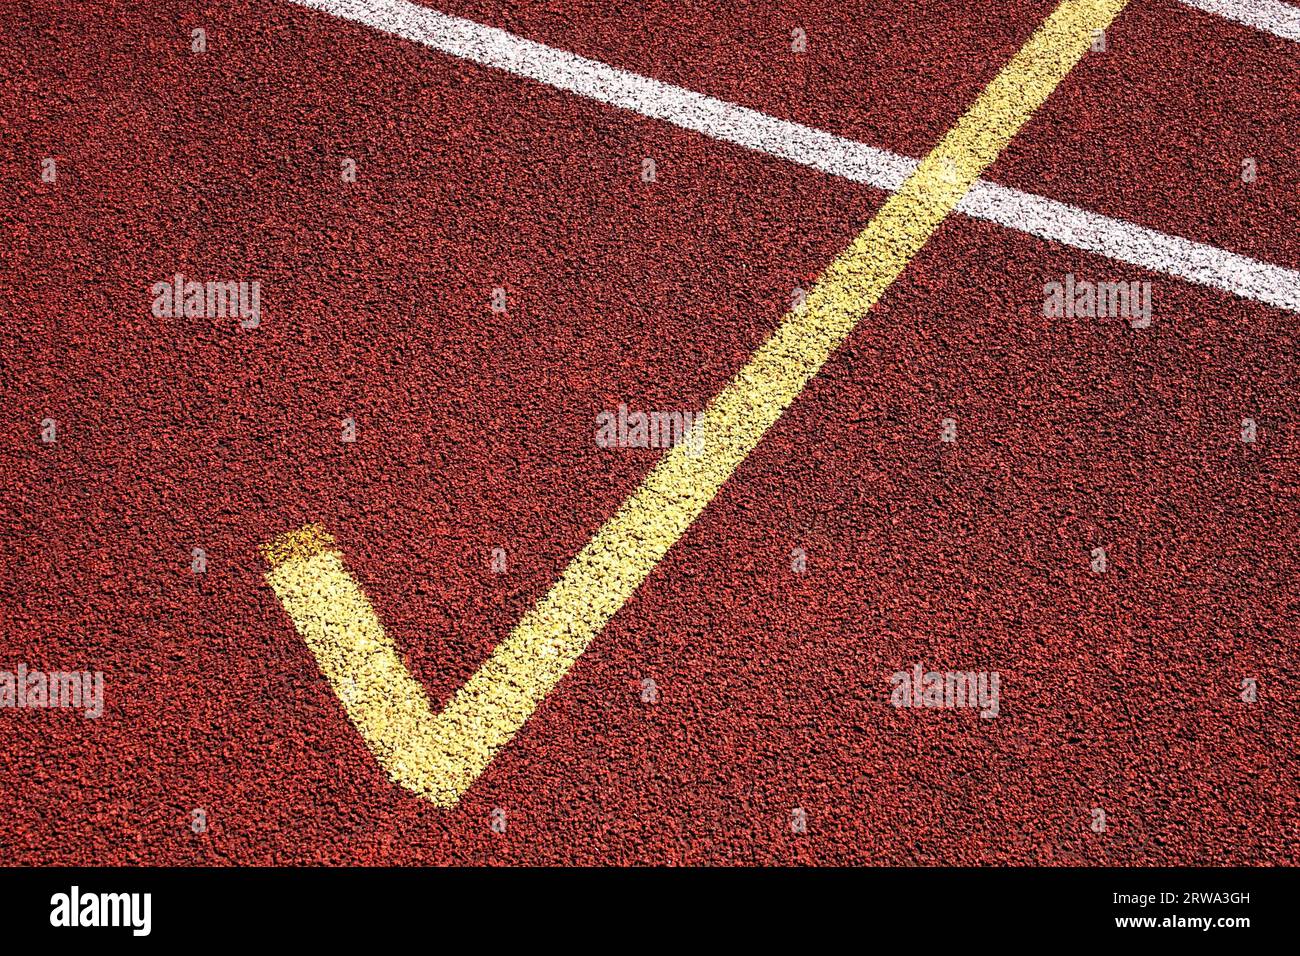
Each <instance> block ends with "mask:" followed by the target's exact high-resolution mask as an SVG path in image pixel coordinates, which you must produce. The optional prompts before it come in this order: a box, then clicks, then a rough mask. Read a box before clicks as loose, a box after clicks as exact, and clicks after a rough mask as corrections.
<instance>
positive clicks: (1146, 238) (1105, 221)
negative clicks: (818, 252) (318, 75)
mask: <svg viewBox="0 0 1300 956" xmlns="http://www.w3.org/2000/svg"><path fill="white" fill-rule="evenodd" d="M291 2H293V3H297V4H299V5H301V6H304V7H310V8H312V9H315V10H319V11H321V12H323V13H328V14H331V15H333V16H336V17H341V18H342V19H345V20H351V21H353V22H356V23H361V24H364V25H366V26H369V27H372V28H374V29H376V30H381V31H383V32H385V33H391V34H393V35H395V36H400V37H403V38H405V39H407V40H412V41H414V42H416V43H419V44H422V45H423V46H427V47H429V48H431V49H434V50H438V51H439V52H441V53H446V54H449V55H450V56H454V57H458V58H460V59H463V60H469V61H471V62H473V63H478V64H480V65H482V66H488V67H492V68H493V69H498V70H504V71H505V72H507V73H511V74H513V75H515V76H520V77H526V78H528V79H532V80H536V81H537V82H539V83H545V84H546V85H548V86H553V87H555V88H556V89H559V90H564V91H566V92H569V93H576V94H577V95H578V96H582V97H586V98H587V99H591V100H595V101H597V102H600V103H607V104H609V105H610V106H617V107H619V108H620V109H625V110H630V111H632V112H634V113H639V114H640V115H642V116H648V117H651V118H652V119H659V120H663V121H664V122H667V123H672V124H673V125H675V126H680V127H681V128H683V129H688V130H691V131H693V132H696V133H701V134H702V135H704V136H708V137H711V138H713V139H718V140H723V141H725V142H728V143H734V144H736V145H737V146H743V147H745V148H746V149H752V150H755V151H757V152H762V153H767V154H768V155H771V156H778V157H780V158H782V159H787V160H789V161H791V162H794V163H799V164H800V165H803V166H809V167H812V168H813V169H817V170H821V171H822V172H824V173H829V174H831V175H833V176H839V177H842V178H844V179H848V180H852V181H853V182H857V183H864V184H866V185H868V186H873V187H875V188H876V189H883V190H886V191H889V192H895V191H897V190H898V189H899V187H900V186H902V184H903V181H904V180H905V179H906V178H907V177H908V176H909V175H910V174H911V173H912V171H913V170H914V169H915V168H916V160H914V159H910V158H908V157H906V156H899V155H898V154H896V153H890V152H887V151H885V150H882V149H876V148H875V147H873V146H867V145H866V144H865V143H858V142H855V141H853V140H850V139H844V138H843V137H840V136H835V135H833V134H831V133H827V132H823V131H822V130H817V129H813V128H811V127H809V126H803V125H801V124H799V123H792V122H789V121H788V120H782V119H777V118H776V117H774V116H768V115H767V114H766V113H760V112H758V111H757V110H752V109H749V108H747V107H744V106H737V105H735V104H734V103H727V102H725V101H723V100H718V99H714V98H713V97H711V96H705V95H704V94H702V93H695V92H693V91H691V90H686V89H682V88H681V87H679V86H672V85H670V84H668V83H662V82H660V81H659V80H655V79H651V78H650V77H648V76H641V75H640V74H637V73H629V72H627V71H625V70H620V69H617V68H615V67H612V66H609V65H607V64H604V63H600V62H598V61H596V60H589V59H587V58H586V57H582V56H578V55H577V54H574V53H567V52H565V51H563V50H557V49H554V48H553V47H549V46H545V45H543V44H541V43H537V42H535V41H533V40H526V39H524V38H522V37H518V36H515V35H514V34H512V33H507V32H506V31H505V30H499V29H497V28H496V27H489V26H484V25H483V24H480V23H475V22H473V21H472V20H462V19H460V18H459V17H452V16H448V15H447V14H445V13H440V12H438V11H437V10H430V9H429V8H428V7H421V6H418V5H416V4H414V3H410V2H407V0H291ZM1207 2H1208V0H1207ZM957 209H958V211H959V212H962V213H965V214H966V215H968V216H971V217H973V218H976V219H984V220H987V221H989V222H994V223H997V224H999V225H1002V226H1006V227H1007V228H1009V229H1015V230H1018V231H1020V232H1024V233H1028V234H1030V235H1033V236H1038V237H1040V238H1043V239H1051V240H1053V241H1055V242H1060V243H1063V244H1064V245H1067V246H1073V247H1074V248H1076V249H1084V250H1086V251H1088V252H1093V253H1097V254H1100V255H1104V256H1107V257H1109V258H1112V259H1117V260H1119V261H1121V262H1128V263H1131V264H1132V265H1136V266H1140V267H1142V268H1144V269H1148V270H1151V271H1153V272H1163V273H1165V274H1167V275H1172V276H1177V277H1178V278H1181V279H1186V280H1187V281H1189V282H1195V283H1198V284H1200V285H1205V286H1211V287H1214V288H1217V289H1222V290H1223V291H1225V292H1230V293H1232V294H1234V295H1238V296H1241V297H1242V298H1246V299H1254V300H1255V301H1258V302H1263V303H1265V304H1267V305H1272V306H1277V307H1278V308H1282V309H1287V310H1289V311H1291V312H1300V272H1297V271H1296V270H1294V269H1287V268H1284V267H1282V266H1277V265H1272V264H1270V263H1267V262H1260V261H1259V260H1256V259H1251V258H1248V257H1246V256H1241V255H1237V254H1236V253H1233V252H1226V251H1224V250H1222V249H1217V248H1215V247H1214V246H1208V245H1204V244H1201V243H1197V242H1192V241H1190V240H1187V239H1181V238H1179V237H1178V236H1170V235H1167V234H1165V233H1162V232H1157V231H1156V230H1154V229H1148V228H1146V227H1145V226H1139V225H1137V224H1135V223H1131V222H1125V221H1124V220H1121V219H1112V218H1110V217H1108V216H1103V215H1101V214H1099V213H1095V212H1089V211H1088V210H1086V209H1080V208H1078V207H1077V206H1070V205H1067V204H1065V203H1060V202H1057V201H1055V200H1053V199H1047V198H1045V197H1042V196H1036V195H1034V194H1032V193H1025V192H1021V191H1019V190H1016V189H1009V188H1007V187H1005V186H998V185H996V184H994V183H990V182H987V181H984V180H980V181H978V182H977V183H976V184H975V186H974V188H972V189H971V191H970V193H969V194H968V195H967V196H966V198H965V199H963V200H962V202H961V204H960V205H958V206H957Z"/></svg>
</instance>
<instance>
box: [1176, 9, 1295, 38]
mask: <svg viewBox="0 0 1300 956" xmlns="http://www.w3.org/2000/svg"><path fill="white" fill-rule="evenodd" d="M1178 2H1179V3H1183V4H1186V5H1187V6H1189V7H1195V8H1196V9H1197V10H1204V11H1205V12H1206V13H1212V14H1214V15H1215V16H1216V17H1223V18H1224V19H1225V20H1235V21H1236V22H1237V23H1244V24H1245V25H1246V26H1248V27H1254V28H1255V29H1256V30H1262V31H1263V32H1264V33H1271V34H1273V35H1274V36H1276V37H1281V38H1282V39H1283V40H1296V41H1300V7H1293V6H1291V5H1290V4H1287V3H1279V2H1278V0H1178Z"/></svg>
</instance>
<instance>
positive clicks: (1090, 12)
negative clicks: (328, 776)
mask: <svg viewBox="0 0 1300 956" xmlns="http://www.w3.org/2000/svg"><path fill="white" fill-rule="evenodd" d="M1127 2H1128V0H1065V2H1064V3H1062V4H1061V5H1060V6H1059V7H1057V8H1056V10H1055V11H1054V12H1053V13H1052V15H1051V16H1050V17H1048V18H1047V20H1046V21H1044V23H1043V24H1042V25H1041V26H1040V27H1039V29H1038V30H1037V31H1036V32H1035V33H1034V35H1033V36H1032V37H1031V38H1030V39H1029V42H1028V43H1026V44H1025V46H1024V48H1023V49H1021V50H1020V52H1019V53H1017V54H1016V55H1015V57H1014V58H1013V59H1012V60H1011V62H1010V63H1008V64H1007V66H1006V67H1005V68H1003V70H1002V71H1001V72H1000V73H999V74H998V75H997V76H996V77H995V78H994V79H993V81H992V82H991V83H990V84H989V85H988V87H987V88H986V89H985V90H984V92H983V93H981V94H980V97H979V99H978V100H976V101H975V104H974V105H973V106H972V107H971V108H970V109H969V110H968V111H967V112H966V114H965V115H964V116H962V118H961V119H960V120H958V121H957V124H956V125H955V126H954V127H953V128H952V129H951V130H950V131H949V132H948V133H947V135H945V136H944V138H943V140H942V141H941V142H940V143H939V145H938V146H936V147H935V149H934V150H933V151H932V152H931V153H930V154H929V155H928V156H926V157H925V159H923V160H922V161H921V163H920V164H919V165H918V166H917V168H916V172H915V173H913V175H912V176H911V177H910V178H909V179H908V180H907V182H906V183H904V184H903V187H902V189H900V190H899V191H898V192H897V193H896V194H894V195H893V196H891V197H890V198H889V200H888V201H887V202H886V203H885V204H884V206H883V207H881V209H880V211H879V212H878V213H877V214H876V216H875V217H874V218H873V219H872V220H871V222H870V223H869V224H868V226H867V228H866V229H865V230H863V232H862V233H861V235H859V236H858V237H857V238H856V239H855V240H854V241H853V243H852V245H850V246H849V248H848V249H846V250H845V251H844V252H843V253H842V254H841V255H840V256H838V257H837V258H836V259H835V260H834V261H833V262H832V263H831V264H830V266H829V267H828V268H827V269H826V271H825V273H824V274H823V275H822V276H821V278H820V279H819V280H818V281H817V283H816V285H815V286H814V287H813V288H812V290H811V291H810V292H809V294H808V298H807V302H806V304H805V305H804V307H803V308H802V309H800V310H798V311H795V312H791V313H790V314H788V315H787V316H785V318H784V319H783V320H782V322H781V324H780V326H778V328H777V330H776V332H775V333H774V334H773V335H772V337H771V338H770V339H768V340H767V341H766V342H765V343H763V345H761V346H760V347H759V348H758V350H757V351H756V352H755V353H754V354H753V356H752V357H751V358H750V360H749V361H748V362H747V363H746V364H745V366H744V367H743V368H742V369H741V370H740V371H739V372H738V373H737V374H736V377H735V378H734V379H732V381H731V382H730V383H729V384H728V385H727V386H726V387H725V388H723V390H722V391H721V392H719V393H718V395H717V396H716V397H715V398H714V399H713V401H712V402H711V403H710V404H709V406H708V408H707V409H705V411H704V416H703V419H702V421H701V422H700V423H698V424H697V426H696V427H697V428H700V429H702V439H703V453H700V450H699V446H698V444H697V443H696V442H685V443H683V444H680V445H678V446H676V447H675V448H673V449H671V450H670V451H668V452H667V453H666V454H665V455H664V456H663V457H662V458H661V459H660V460H659V462H658V463H657V464H656V465H655V467H654V468H653V469H652V470H651V471H650V473H649V475H647V476H646V479H645V481H644V482H643V483H642V484H641V486H640V487H639V488H638V489H637V490H636V491H635V492H634V493H633V495H632V497H630V498H629V499H628V500H627V501H626V502H624V504H623V505H622V507H620V508H619V510H618V512H617V513H616V514H615V515H614V516H613V517H612V518H611V519H610V520H609V521H608V522H607V523H606V524H605V525H604V526H603V527H602V528H601V529H600V530H599V531H598V532H597V533H596V536H595V537H594V538H592V539H591V541H590V542H588V544H587V546H586V547H584V548H583V549H582V550H581V551H580V552H579V553H578V554H577V556H576V557H575V558H574V559H573V561H572V563H570V565H569V566H568V568H566V569H565V571H564V573H563V574H562V575H561V576H560V579H559V581H557V582H556V584H555V586H554V587H553V588H551V590H550V593H548V594H547V595H546V597H545V598H543V599H542V601H541V602H540V603H538V604H537V606H536V607H534V608H533V609H532V610H530V611H529V612H528V613H527V614H525V615H524V617H523V618H522V619H521V620H520V621H519V624H518V625H517V626H516V627H515V629H514V631H513V632H512V633H511V634H510V636H509V637H508V638H506V639H505V640H504V641H502V642H501V643H500V644H498V645H497V647H496V649H495V650H493V652H492V654H491V655H490V656H489V657H488V659H487V660H486V661H485V662H484V663H483V665H482V666H481V667H480V668H479V670H478V671H477V672H476V673H475V674H474V675H473V676H472V677H470V679H469V680H468V681H467V682H466V683H465V685H464V686H463V687H461V689H460V690H458V691H457V692H456V694H455V696H453V697H452V699H451V701H450V702H449V703H448V704H447V706H446V708H444V709H443V710H442V712H441V713H437V712H435V711H434V710H433V709H432V708H431V706H430V702H429V701H428V698H427V695H426V694H425V692H424V689H423V688H422V687H421V686H420V684H419V683H418V682H416V681H415V679H414V678H412V677H411V675H410V672H409V671H408V670H407V669H406V667H405V666H404V665H403V663H402V660H401V655H400V653H399V651H398V649H397V647H396V645H395V644H393V642H392V641H391V640H390V639H389V638H388V637H387V636H386V635H385V634H384V630H383V626H382V625H381V624H380V622H379V619H378V617H377V615H376V614H375V612H374V610H373V608H372V607H371V606H370V603H369V601H368V600H367V599H366V597H365V594H364V593H362V591H361V588H360V586H359V585H358V584H357V583H356V581H355V579H354V578H353V577H352V576H351V574H350V573H349V572H348V571H347V569H346V568H345V567H344V565H343V559H342V556H341V555H340V554H339V552H338V551H337V549H335V548H334V546H333V542H332V541H331V539H330V538H329V536H328V534H326V533H325V532H324V531H323V530H322V529H320V528H319V527H317V526H315V525H308V526H307V527H305V528H302V529H299V530H297V531H294V532H291V533H290V534H288V535H284V536H281V537H280V538H277V539H276V540H275V541H273V542H271V544H269V545H267V546H266V548H265V549H264V550H265V554H266V557H267V560H268V562H269V563H270V564H271V569H270V571H268V572H267V581H268V582H269V583H270V585H271V587H272V588H273V589H274V591H275V593H276V595H277V596H278V597H279V598H280V601H281V602H282V603H283V605H284V607H285V610H286V611H287V612H288V613H289V616H290V617H291V618H292V619H293V622H294V624H295V626H296V627H297V629H298V632H299V633H300V634H301V635H302V636H303V638H304V640H306V642H307V644H308V646H309V647H310V648H311V650H312V653H313V654H315V656H316V660H317V661H318V662H319V664H320V668H321V671H322V673H324V675H325V678H326V679H327V680H328V681H329V683H330V686H331V687H332V688H333V689H334V691H335V693H336V694H338V696H339V698H340V699H341V700H342V701H343V705H344V708H345V709H346V711H347V714H348V717H349V718H350V719H351V720H352V722H353V724H354V725H355V726H356V727H357V729H358V731H360V733H361V736H362V737H363V738H364V739H365V741H366V743H367V745H368V746H369V747H370V750H371V752H372V753H373V754H374V755H375V758H376V759H377V760H378V761H379V763H380V765H381V766H382V767H383V768H384V769H385V770H387V771H388V773H389V775H390V776H391V777H392V778H393V780H395V781H396V782H397V783H399V784H401V785H402V786H403V787H406V788H408V789H410V790H412V791H414V792H415V793H418V794H420V795H421V796H423V797H425V798H427V799H429V800H431V801H433V802H434V803H435V804H437V805H439V806H443V807H450V806H454V805H455V804H456V803H457V802H458V801H459V799H460V798H461V796H462V795H463V794H464V793H465V791H466V790H468V789H469V787H470V786H471V785H472V784H473V783H474V781H475V780H476V779H478V776H479V774H481V773H482V772H483V771H484V769H486V767H487V766H488V764H489V763H490V762H491V761H492V758H493V757H494V756H495V755H496V753H497V752H498V751H499V750H500V749H501V748H502V747H503V746H505V744H506V743H508V742H509V741H510V739H511V738H512V737H513V736H514V735H515V734H516V733H517V732H518V731H519V729H520V728H521V727H523V725H524V723H525V722H526V721H527V720H528V718H529V717H530V716H531V715H532V713H533V711H534V710H535V709H536V708H537V705H538V704H540V703H541V701H542V700H543V698H545V697H546V695H547V694H549V693H550V692H551V690H552V689H553V688H554V687H555V685H556V684H558V683H559V682H560V680H561V679H562V678H563V677H564V675H565V674H567V673H568V672H569V669H570V668H572V667H573V665H574V663H575V662H576V661H577V660H578V658H579V657H580V656H582V654H583V652H584V651H585V650H586V649H587V647H588V645H590V643H591V642H592V640H594V639H595V637H596V635H597V634H599V633H600V631H601V630H602V629H603V628H604V627H605V625H606V623H608V621H609V619H610V618H611V617H613V616H614V614H616V613H617V612H618V610H619V608H621V607H622V606H623V605H624V604H625V603H626V602H627V600H628V598H630V597H631V596H632V594H633V592H635V591H636V589H637V588H638V587H640V585H641V582H642V581H644V580H645V579H646V577H647V576H648V575H649V574H650V572H651V571H652V570H654V568H655V566H656V565H657V564H658V563H659V562H660V561H661V560H662V559H663V557H664V555H665V554H667V553H668V550H669V549H670V548H671V547H672V546H673V545H674V544H676V543H677V541H678V539H680V538H681V536H682V535H683V534H685V533H686V529H687V528H689V527H690V526H691V524H692V523H693V522H694V521H695V519H696V518H697V517H699V515H700V513H701V512H702V511H703V510H704V508H705V507H706V506H707V505H708V503H709V502H710V501H712V500H713V498H714V496H715V495H716V494H717V493H718V490H719V489H720V488H721V487H722V485H723V484H724V483H725V482H726V481H727V479H728V478H729V477H731V474H732V472H734V471H735V470H736V468H737V466H739V465H740V463H741V462H742V461H744V460H745V457H746V456H747V455H748V454H749V453H750V452H751V451H753V449H754V447H755V446H756V445H757V444H758V442H759V440H760V439H761V438H762V437H763V435H764V433H765V432H766V431H767V430H768V429H769V428H770V427H771V426H772V425H773V423H775V422H776V420H777V419H778V418H780V417H781V415H782V413H783V412H785V410H786V409H787V408H789V407H790V405H791V404H792V403H793V402H794V400H795V399H796V398H797V397H798V395H799V393H800V392H801V391H803V388H804V386H805V385H807V384H808V382H809V380H810V379H812V377H813V376H814V375H816V374H817V372H818V371H819V370H820V369H821V367H822V365H823V364H824V363H825V362H826V360H827V358H829V357H830V355H831V353H832V352H833V351H834V350H835V349H836V348H838V347H839V346H840V345H841V344H842V343H843V342H844V340H845V339H846V338H847V337H848V335H849V333H850V332H852V331H853V328H854V326H855V325H857V323H858V321H859V320H860V319H861V318H862V316H863V315H864V314H866V312H867V311H868V310H869V309H870V308H871V307H872V306H873V305H875V303H876V302H877V301H878V300H879V299H880V297H881V295H883V294H884V292H885V290H886V289H887V288H889V286H890V284H891V283H893V281H894V280H895V279H896V278H898V276H899V274H900V273H901V272H902V271H903V269H904V268H906V266H907V264H908V262H910V261H911V259H912V257H913V256H915V255H916V253H917V252H918V251H919V250H920V249H921V247H922V246H924V245H925V243H926V242H927V241H928V240H929V238H930V236H931V235H933V233H934V231H935V229H937V228H938V226H939V224H940V223H941V222H942V221H943V220H944V218H945V217H946V216H947V215H948V214H949V213H950V212H952V211H953V208H954V207H955V206H956V205H957V203H958V202H960V201H961V199H962V197H963V196H964V195H965V194H966V192H967V190H969V189H970V187H971V184H972V183H974V182H975V180H976V179H978V178H979V176H980V175H981V174H983V172H984V170H985V169H987V168H988V166H989V165H990V164H991V163H992V162H993V160H994V159H996V158H997V156H998V154H999V153H1000V152H1001V151H1002V149H1003V148H1004V147H1005V146H1006V144H1007V142H1008V141H1009V140H1010V139H1011V137H1012V136H1014V135H1015V134H1016V132H1017V131H1018V130H1019V129H1020V127H1021V126H1023V125H1024V123H1025V121H1026V120H1028V119H1029V117H1030V116H1032V115H1033V113H1034V111H1035V110H1037V109H1038V107H1039V106H1041V105H1042V104H1043V101H1044V100H1046V99H1047V97H1048V96H1049V95H1050V94H1051V92H1052V90H1054V89H1055V88H1056V86H1057V84H1058V83H1060V81H1061V80H1062V79H1063V78H1064V77H1065V75H1066V74H1067V73H1068V72H1069V71H1070V70H1071V68H1073V66H1074V65H1075V64H1076V63H1077V62H1078V61H1079V59H1080V57H1082V56H1083V54H1084V53H1085V52H1086V51H1087V50H1088V48H1089V46H1090V45H1091V43H1092V39H1093V31H1094V30H1099V29H1105V28H1106V27H1107V26H1108V25H1109V24H1110V22H1111V21H1112V20H1113V19H1114V18H1115V17H1116V16H1117V15H1118V14H1119V12H1120V11H1121V10H1122V9H1123V8H1124V7H1125V5H1126V4H1127Z"/></svg>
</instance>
